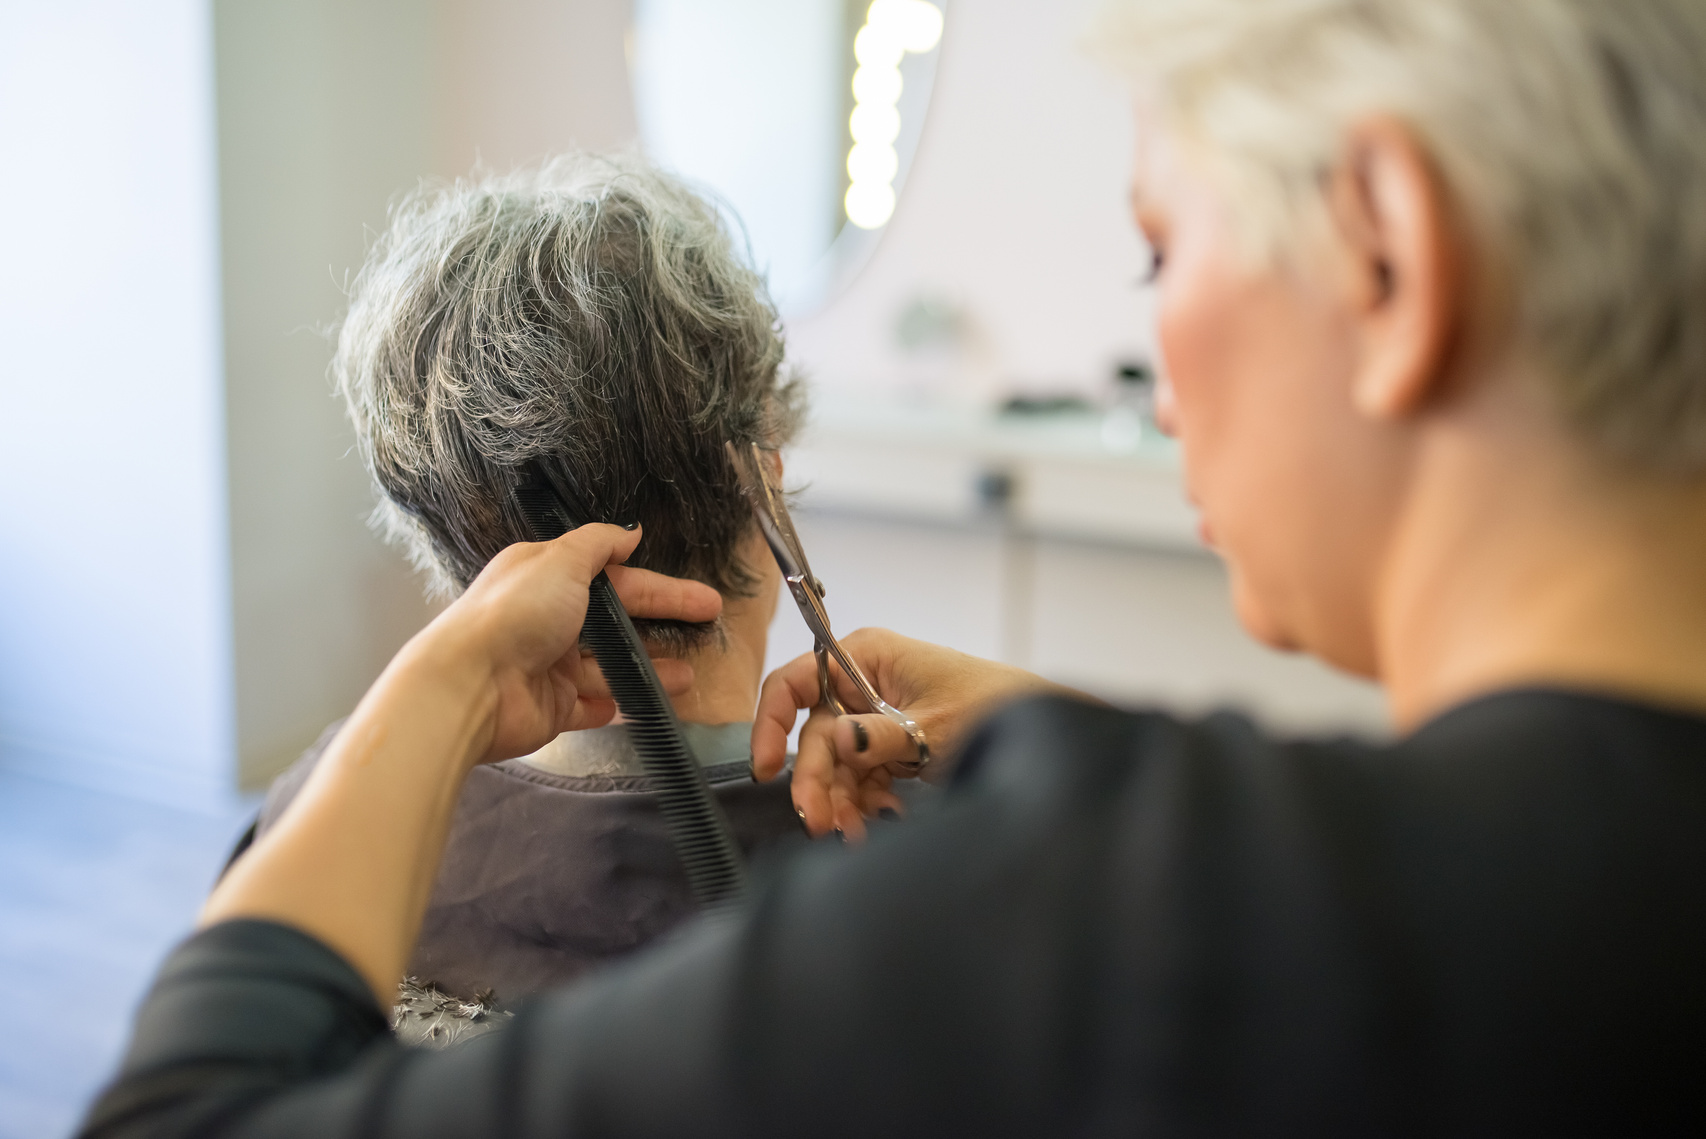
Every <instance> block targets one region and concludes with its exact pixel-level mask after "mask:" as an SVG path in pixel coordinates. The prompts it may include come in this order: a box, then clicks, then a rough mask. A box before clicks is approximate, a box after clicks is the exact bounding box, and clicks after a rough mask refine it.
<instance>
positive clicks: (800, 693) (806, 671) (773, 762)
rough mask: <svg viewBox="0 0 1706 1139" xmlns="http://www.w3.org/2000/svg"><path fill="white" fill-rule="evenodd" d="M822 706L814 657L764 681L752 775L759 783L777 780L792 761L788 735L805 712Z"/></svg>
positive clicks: (754, 733)
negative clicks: (789, 756)
mask: <svg viewBox="0 0 1706 1139" xmlns="http://www.w3.org/2000/svg"><path fill="white" fill-rule="evenodd" d="M817 702H818V687H817V662H816V661H815V660H814V659H813V658H812V656H811V654H810V653H807V654H806V655H804V656H800V657H796V658H794V659H793V660H791V661H789V662H788V663H787V664H785V665H783V666H782V667H781V668H778V669H777V670H776V671H775V672H773V673H771V674H770V675H769V676H768V677H766V678H765V680H764V686H763V688H761V689H760V690H759V693H758V709H757V711H756V712H755V713H754V715H753V722H752V771H753V774H754V775H756V776H757V777H758V778H759V779H762V780H765V781H768V780H771V779H774V778H776V776H777V775H778V774H780V773H781V771H782V765H783V764H784V763H786V762H787V760H788V733H789V732H791V731H793V730H794V720H795V719H796V718H797V717H798V716H799V713H800V710H801V709H802V708H813V707H816V706H817Z"/></svg>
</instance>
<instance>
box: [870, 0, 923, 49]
mask: <svg viewBox="0 0 1706 1139" xmlns="http://www.w3.org/2000/svg"><path fill="white" fill-rule="evenodd" d="M865 23H866V24H867V25H869V26H870V27H873V28H878V29H880V30H881V32H882V34H883V35H884V36H885V37H887V38H891V39H894V40H896V41H898V42H899V43H900V45H901V47H902V48H904V49H905V50H906V51H910V52H913V53H922V52H926V51H929V50H930V49H931V48H934V47H935V46H936V44H937V43H938V42H939V41H940V40H941V38H942V10H941V9H940V8H938V7H936V5H934V4H931V3H929V2H928V0H874V2H873V3H872V4H871V6H870V8H868V9H867V10H866V12H865Z"/></svg>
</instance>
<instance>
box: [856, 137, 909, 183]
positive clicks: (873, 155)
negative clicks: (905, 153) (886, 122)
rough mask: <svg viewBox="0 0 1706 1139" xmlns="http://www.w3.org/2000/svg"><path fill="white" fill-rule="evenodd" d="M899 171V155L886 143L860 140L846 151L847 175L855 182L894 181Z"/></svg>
mask: <svg viewBox="0 0 1706 1139" xmlns="http://www.w3.org/2000/svg"><path fill="white" fill-rule="evenodd" d="M899 172H900V155H898V154H896V153H895V152H894V147H892V146H889V145H888V144H886V143H878V142H862V143H860V144H859V145H858V146H855V147H854V148H853V149H852V150H850V151H848V152H847V176H848V177H849V178H851V179H853V181H855V182H883V183H885V184H886V183H889V182H893V181H894V176H895V175H896V174H898V173H899Z"/></svg>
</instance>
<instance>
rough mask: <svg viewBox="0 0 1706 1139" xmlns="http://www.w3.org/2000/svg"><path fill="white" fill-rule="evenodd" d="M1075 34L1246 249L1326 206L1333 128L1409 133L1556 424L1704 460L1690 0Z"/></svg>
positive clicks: (1246, 9) (1680, 462)
mask: <svg viewBox="0 0 1706 1139" xmlns="http://www.w3.org/2000/svg"><path fill="white" fill-rule="evenodd" d="M1090 46H1091V50H1092V51H1093V52H1094V53H1095V54H1097V55H1099V56H1101V57H1102V58H1103V59H1104V60H1105V61H1107V62H1110V63H1112V64H1114V65H1115V66H1116V67H1117V68H1118V69H1120V70H1121V71H1124V72H1126V73H1128V74H1129V75H1131V76H1132V77H1133V78H1134V79H1137V80H1138V81H1139V83H1140V85H1141V86H1140V92H1141V95H1142V99H1143V101H1144V102H1145V104H1146V105H1147V106H1148V107H1150V108H1151V110H1152V111H1153V112H1154V113H1155V114H1156V116H1157V117H1158V119H1159V120H1160V121H1161V122H1162V124H1163V125H1164V126H1165V127H1166V129H1167V130H1168V131H1169V132H1170V133H1175V134H1177V135H1178V136H1179V137H1180V138H1181V139H1183V140H1185V141H1186V142H1187V143H1190V144H1194V149H1195V150H1196V151H1197V152H1198V153H1200V155H1201V156H1202V157H1203V158H1204V159H1205V160H1206V168H1207V169H1209V171H1210V176H1211V177H1212V178H1215V179H1216V180H1217V181H1218V182H1220V184H1221V186H1222V189H1223V191H1224V192H1225V193H1226V194H1227V199H1228V201H1229V202H1230V203H1233V204H1235V206H1236V208H1237V211H1238V216H1239V218H1240V220H1241V222H1242V224H1243V225H1244V226H1245V233H1244V235H1243V236H1244V237H1245V239H1246V247H1247V249H1248V250H1249V251H1250V252H1251V253H1252V255H1254V256H1256V257H1271V256H1273V255H1284V254H1287V253H1291V252H1296V250H1297V246H1298V245H1299V244H1300V243H1303V242H1307V241H1308V239H1309V237H1308V235H1309V234H1310V233H1311V232H1312V227H1313V226H1317V225H1319V224H1320V223H1321V222H1322V221H1323V220H1324V215H1323V210H1322V203H1321V192H1320V190H1321V181H1320V174H1321V172H1322V171H1323V170H1327V169H1330V168H1331V167H1332V166H1333V165H1334V164H1335V163H1336V162H1337V161H1338V160H1339V158H1340V148H1341V147H1342V144H1343V131H1344V129H1345V128H1346V127H1347V126H1348V125H1349V124H1350V123H1351V122H1352V121H1353V120H1354V119H1355V118H1357V117H1359V116H1363V115H1370V114H1381V113H1385V114H1391V115H1393V116H1395V117H1397V118H1399V119H1401V120H1402V121H1404V122H1406V123H1407V124H1409V126H1410V127H1411V129H1413V130H1414V131H1416V132H1417V135H1418V137H1419V138H1420V139H1421V140H1422V143H1423V145H1424V146H1426V147H1427V148H1428V149H1429V151H1430V156H1431V158H1432V159H1433V160H1434V162H1435V163H1436V164H1437V166H1438V168H1439V170H1440V171H1441V174H1442V177H1443V179H1444V181H1445V183H1446V185H1447V186H1448V187H1449V188H1450V191H1451V192H1452V193H1453V195H1454V196H1455V197H1456V199H1457V202H1456V205H1457V206H1458V207H1459V208H1460V209H1461V210H1462V213H1463V215H1464V216H1465V217H1466V219H1467V221H1468V224H1469V226H1470V227H1471V231H1472V232H1473V233H1474V235H1475V238H1476V240H1477V241H1478V242H1480V243H1481V244H1482V245H1483V247H1484V248H1485V249H1486V250H1488V251H1489V253H1490V254H1491V255H1492V258H1493V260H1494V263H1495V264H1496V265H1497V266H1498V268H1499V270H1500V271H1501V273H1502V274H1503V275H1505V276H1507V277H1508V278H1509V279H1510V280H1511V281H1512V282H1513V284H1514V287H1515V289H1516V298H1515V299H1516V303H1517V306H1518V307H1517V316H1516V319H1517V321H1518V322H1519V325H1518V332H1519V335H1520V336H1521V337H1522V339H1523V340H1524V342H1525V344H1526V345H1527V347H1528V348H1529V349H1530V350H1531V351H1532V352H1533V353H1534V354H1535V355H1536V357H1537V358H1538V359H1539V360H1540V361H1542V362H1543V363H1544V364H1545V365H1546V367H1547V369H1548V371H1549V373H1550V374H1551V376H1552V377H1553V378H1554V380H1555V384H1554V396H1555V403H1556V406H1557V408H1558V410H1559V411H1560V412H1561V414H1562V416H1563V418H1564V420H1565V421H1566V422H1567V423H1568V424H1570V426H1571V427H1573V428H1574V429H1575V430H1576V432H1577V434H1578V435H1579V436H1580V437H1582V438H1584V439H1586V440H1588V441H1589V442H1590V443H1591V444H1593V445H1594V446H1595V447H1596V448H1597V449H1598V450H1599V452H1600V453H1602V454H1605V455H1609V456H1612V457H1614V458H1616V459H1617V460H1620V461H1622V462H1624V463H1627V464H1629V465H1633V466H1637V467H1640V468H1644V469H1648V470H1654V471H1661V472H1666V471H1668V472H1675V473H1679V474H1685V475H1694V474H1697V473H1701V472H1706V208H1702V206H1701V188H1702V187H1706V3H1701V0H1517V2H1500V0H1111V2H1110V3H1108V4H1107V5H1106V7H1105V9H1104V10H1103V12H1102V14H1101V16H1100V18H1099V19H1098V21H1097V22H1096V24H1095V25H1094V26H1093V31H1092V33H1091V37H1090ZM1313 232H1319V230H1318V229H1315V230H1313Z"/></svg>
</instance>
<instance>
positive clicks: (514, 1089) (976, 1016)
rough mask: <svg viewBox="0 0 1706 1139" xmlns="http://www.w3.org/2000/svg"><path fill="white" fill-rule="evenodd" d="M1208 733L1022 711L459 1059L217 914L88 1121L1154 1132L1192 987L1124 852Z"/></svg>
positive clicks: (113, 1132) (1038, 707)
mask: <svg viewBox="0 0 1706 1139" xmlns="http://www.w3.org/2000/svg"><path fill="white" fill-rule="evenodd" d="M1189 750H1191V749H1190V746H1189V742H1188V739H1187V733H1186V731H1185V729H1184V728H1183V727H1182V726H1180V725H1178V724H1176V723H1174V722H1172V721H1168V720H1165V719H1164V718H1161V717H1137V716H1130V715H1122V714H1120V713H1115V712H1112V711H1105V710H1096V709H1086V708H1083V707H1081V706H1075V705H1071V704H1068V703H1065V702H1061V701H1044V702H1033V703H1031V704H1029V705H1028V706H1026V707H1022V708H1018V709H1015V710H1014V711H1012V712H1010V713H1008V714H1006V715H1004V716H1003V717H1001V718H1000V719H999V720H998V721H996V722H994V723H993V724H991V725H990V726H989V727H987V728H986V729H985V731H984V733H983V734H982V735H981V736H980V738H979V740H978V741H977V742H974V744H973V745H972V747H971V748H970V750H969V751H968V755H967V762H966V766H965V768H964V771H963V777H962V778H961V779H960V780H959V782H958V784H957V785H956V786H955V787H954V788H953V789H952V791H951V792H950V794H948V795H947V796H946V797H945V800H944V802H943V803H942V806H941V808H940V809H939V810H937V811H935V812H933V813H932V815H931V817H930V818H929V820H928V821H926V822H921V823H919V824H917V825H915V826H911V827H901V828H894V829H893V830H891V831H890V832H889V833H888V834H887V835H883V836H878V837H877V838H874V839H873V840H872V841H871V842H870V843H869V844H868V845H867V846H866V847H864V848H862V849H857V850H842V849H840V848H827V847H823V846H819V847H817V848H814V849H812V850H810V851H808V852H806V853H805V854H803V855H800V856H798V857H795V858H793V859H790V860H789V861H787V862H786V863H785V864H783V865H781V866H779V867H778V868H776V869H775V870H774V871H773V872H772V873H770V874H769V875H768V876H767V877H765V879H764V880H763V881H762V882H761V884H760V885H758V886H757V887H756V888H755V889H754V891H753V895H752V897H751V898H750V899H749V900H748V902H747V903H746V904H745V907H744V909H743V911H742V912H741V913H739V914H738V915H737V916H734V917H731V918H728V919H724V920H722V921H720V922H706V921H701V922H698V923H694V925H693V926H691V927H690V928H689V929H687V930H685V931H684V932H683V933H682V934H681V935H680V936H677V937H674V938H671V939H669V940H668V941H667V942H666V943H664V944H662V945H659V946H656V947H655V948H653V949H651V950H649V951H647V952H645V953H643V954H641V955H639V956H638V957H636V958H633V959H630V960H629V961H628V962H626V963H624V964H623V965H621V966H619V967H616V968H613V969H609V970H606V971H604V972H602V973H600V974H598V975H596V976H594V977H593V978H591V979H589V980H588V981H585V982H582V983H580V984H576V985H574V986H572V987H570V988H568V989H565V990H561V991H559V992H557V993H554V994H551V995H549V996H547V997H545V998H543V999H540V1000H538V1001H536V1002H535V1003H533V1004H531V1005H527V1006H524V1007H523V1008H522V1010H521V1011H520V1012H519V1014H518V1015H517V1017H516V1020H515V1022H514V1023H513V1024H512V1025H511V1026H510V1027H509V1028H507V1029H505V1030H503V1031H500V1032H497V1033H493V1034H490V1035H488V1036H485V1037H482V1038H480V1039H478V1040H475V1041H472V1042H470V1043H469V1044H467V1045H465V1046H461V1047H458V1048H453V1049H450V1050H447V1051H443V1052H423V1051H415V1050H412V1049H405V1048H402V1047H400V1046H398V1045H396V1044H395V1043H393V1042H392V1041H391V1040H390V1039H389V1038H388V1037H387V1036H386V1034H385V1030H384V1025H383V1023H382V1021H381V1018H380V1013H379V1010H378V1009H377V1008H376V1007H375V1006H374V1004H373V1001H372V998H371V996H370V995H369V994H368V993H367V991H366V989H365V986H364V985H363V983H362V982H361V980H360V978H359V977H358V976H357V975H356V974H355V973H354V972H353V971H352V970H351V969H350V967H349V966H348V965H347V964H345V963H344V962H342V961H341V960H340V959H339V958H338V957H337V956H336V955H334V954H333V953H331V952H330V951H329V950H327V949H325V948H324V947H323V946H321V945H319V944H317V943H316V942H314V941H312V940H311V939H309V938H306V937H304V936H302V935H301V934H298V933H294V932H292V931H290V930H288V929H285V928H282V927H278V926H273V925H268V924H265V923H257V922H235V923H231V924H228V925H223V926H219V927H215V928H213V929H209V930H207V931H204V932H203V933H201V934H199V935H197V936H196V937H195V938H193V939H192V940H190V941H189V942H188V943H186V944H185V945H184V946H183V947H182V948H181V949H179V950H178V952H177V953H176V955H174V957H173V958H172V959H171V960H170V962H169V963H168V964H167V966H166V967H165V969H164V971H163V973H162V975H161V977H160V979H159V982H158V983H157V985H156V986H155V988H154V990H153V992H152V993H151V995H150V996H149V997H148V998H147V1001H146V1003H145V1005H144V1007H143V1009H142V1012H141V1014H140V1018H139V1021H138V1025H137V1033H136V1040H135V1043H134V1044H133V1046H132V1049H131V1052H130V1055H129V1057H128V1058H127V1059H126V1061H125V1064H124V1067H123V1069H122V1071H121V1073H120V1076H119V1079H118V1081H117V1082H116V1083H115V1085H114V1086H113V1087H112V1088H111V1090H109V1091H108V1092H107V1094H106V1095H105V1097H104V1098H103V1099H102V1100H101V1101H100V1102H99V1103H98V1104H97V1105H96V1107H95V1109H94V1111H93V1113H92V1115H91V1116H90V1120H89V1123H88V1125H87V1130H86V1132H85V1133H86V1134H88V1135H101V1136H115V1137H117V1136H125V1137H129V1136H137V1137H141V1136H151V1137H152V1136H164V1135H186V1136H187V1135H192V1134H193V1135H196V1136H198V1137H200V1136H210V1137H211V1136H220V1137H239V1136H240V1137H243V1139H258V1137H261V1136H269V1137H270V1136H280V1137H282V1136H315V1137H321V1136H344V1135H349V1136H356V1135H363V1136H366V1135H375V1136H379V1135H385V1136H389V1135H395V1136H398V1137H399V1139H402V1137H408V1139H432V1137H434V1136H462V1137H469V1136H483V1135H511V1136H524V1137H525V1136H545V1135H552V1136H583V1135H601V1136H602V1135H613V1136H614V1135H620V1136H642V1135H645V1136H650V1135H658V1136H663V1135H675V1136H679V1135H693V1136H704V1137H717V1136H730V1137H731V1139H732V1137H734V1136H764V1135H799V1134H811V1135H813V1136H814V1139H816V1137H822V1139H829V1137H833V1136H842V1135H846V1136H860V1137H861V1139H867V1137H869V1136H870V1135H873V1134H881V1135H891V1136H898V1135H950V1134H952V1135H959V1134H979V1135H1038V1134H1060V1133H1064V1132H1067V1131H1082V1130H1087V1129H1088V1130H1095V1129H1097V1128H1098V1127H1102V1128H1106V1127H1110V1126H1123V1125H1125V1124H1130V1125H1131V1126H1138V1125H1140V1124H1141V1123H1143V1122H1144V1119H1143V1118H1142V1117H1141V1114H1140V1115H1137V1116H1134V1115H1133V1114H1131V1112H1132V1108H1131V1106H1130V1105H1131V1104H1133V1103H1138V1102H1142V1101H1143V1100H1144V1099H1145V1098H1146V1096H1147V1095H1149V1094H1150V1093H1152V1092H1154V1091H1155V1088H1154V1087H1152V1086H1150V1085H1149V1084H1147V1083H1146V1076H1145V1073H1146V1072H1148V1073H1149V1076H1148V1077H1147V1078H1148V1079H1153V1076H1154V1072H1155V1071H1156V1068H1155V1067H1154V1060H1155V1056H1154V1054H1153V1048H1154V1046H1155V1038H1156V1034H1157V1033H1160V1032H1161V1030H1160V1021H1164V1020H1166V1019H1168V1018H1169V1010H1168V1009H1167V1008H1166V1007H1164V1006H1161V1005H1157V1004H1155V1003H1153V1001H1152V1000H1151V999H1150V997H1149V996H1146V995H1145V994H1146V993H1149V994H1151V995H1152V994H1153V992H1155V991H1167V990H1168V989H1169V988H1170V986H1168V985H1167V984H1166V980H1167V978H1166V976H1165V974H1167V973H1168V972H1170V971H1171V969H1172V965H1171V964H1170V963H1171V962H1173V961H1174V960H1175V957H1176V953H1175V950H1176V948H1177V946H1176V939H1174V938H1170V937H1169V936H1168V926H1169V923H1168V921H1167V920H1166V918H1165V916H1164V914H1163V913H1162V912H1161V911H1163V910H1165V909H1166V908H1167V905H1166V899H1165V898H1164V897H1162V896H1159V895H1157V894H1156V892H1155V890H1156V886H1157V883H1158V880H1157V879H1155V876H1154V875H1153V873H1150V874H1146V875H1138V876H1136V877H1134V876H1133V875H1131V874H1130V873H1127V872H1125V871H1126V870H1127V869H1129V867H1130V866H1132V865H1133V864H1134V863H1136V864H1144V863H1151V862H1152V861H1153V859H1154V857H1155V855H1156V854H1157V853H1158V851H1156V850H1155V849H1154V848H1153V847H1151V846H1149V844H1150V843H1151V842H1153V841H1156V835H1157V834H1165V833H1167V832H1168V831H1169V830H1170V829H1172V828H1170V827H1169V826H1167V825H1165V824H1166V822H1167V820H1166V818H1165V815H1166V811H1165V810H1162V811H1161V815H1160V817H1156V818H1152V819H1151V820H1150V824H1149V825H1146V824H1145V823H1144V822H1143V821H1142V820H1141V819H1133V818H1132V816H1131V813H1130V811H1129V807H1130V806H1131V805H1132V804H1133V803H1141V802H1145V801H1150V800H1151V796H1152V793H1155V792H1163V798H1168V797H1169V796H1167V795H1165V793H1164V792H1165V788H1166V786H1167V785H1168V783H1169V781H1170V779H1171V777H1170V776H1168V775H1167V772H1168V771H1170V770H1176V769H1177V764H1178V762H1179V761H1180V760H1182V759H1183V758H1184V753H1185V752H1186V751H1189ZM1151 760H1154V761H1155V762H1150V761H1151ZM1157 778H1159V779H1160V780H1161V782H1160V783H1156V779H1157ZM1142 813H1144V812H1139V814H1140V815H1141V814H1142ZM1150 813H1151V814H1153V812H1150ZM1134 822H1136V823H1137V828H1136V830H1137V833H1133V831H1132V829H1131V824H1132V823H1134ZM1157 823H1158V824H1161V825H1160V828H1159V831H1157V830H1156V829H1155V826H1154V825H1153V824H1157ZM1163 861H1165V859H1163ZM1152 983H1154V984H1156V986H1157V988H1152V987H1151V984H1152ZM1134 986H1135V988H1134ZM1146 1025H1147V1027H1146ZM1099 1092H1101V1093H1113V1099H1112V1100H1109V1099H1108V1098H1107V1096H1106V1095H1104V1094H1098V1093H1099ZM1110 1103H1117V1104H1120V1105H1123V1106H1121V1107H1119V1108H1117V1109H1116V1108H1114V1107H1110V1106H1109V1105H1110Z"/></svg>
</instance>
